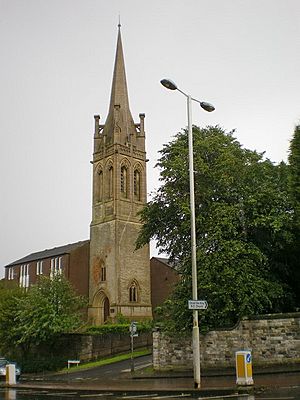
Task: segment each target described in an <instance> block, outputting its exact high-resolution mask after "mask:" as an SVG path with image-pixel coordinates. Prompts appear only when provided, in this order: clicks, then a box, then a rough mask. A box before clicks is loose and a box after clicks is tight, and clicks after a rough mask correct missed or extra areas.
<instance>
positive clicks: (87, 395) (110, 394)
mask: <svg viewBox="0 0 300 400" xmlns="http://www.w3.org/2000/svg"><path fill="white" fill-rule="evenodd" d="M102 396H113V393H97V394H81V395H80V397H102Z"/></svg>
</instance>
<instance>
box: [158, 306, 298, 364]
mask: <svg viewBox="0 0 300 400" xmlns="http://www.w3.org/2000/svg"><path fill="white" fill-rule="evenodd" d="M200 346H201V351H200V352H201V366H202V367H203V368H222V367H234V365H235V352H236V351H239V350H250V351H252V357H253V363H254V364H256V365H258V364H259V365H264V364H281V363H292V362H300V313H293V314H274V315H267V316H262V317H257V318H256V319H243V320H242V321H240V322H239V323H238V324H237V325H236V326H235V327H234V328H232V329H228V330H224V329H222V330H221V329H220V330H215V331H210V332H208V333H207V334H206V335H204V336H203V335H202V336H201V338H200ZM192 357H193V356H192V346H191V339H178V338H170V337H168V336H166V335H165V334H163V333H161V332H159V331H156V332H154V333H153V366H154V369H156V370H162V369H170V368H178V367H183V368H192V362H193V359H192Z"/></svg>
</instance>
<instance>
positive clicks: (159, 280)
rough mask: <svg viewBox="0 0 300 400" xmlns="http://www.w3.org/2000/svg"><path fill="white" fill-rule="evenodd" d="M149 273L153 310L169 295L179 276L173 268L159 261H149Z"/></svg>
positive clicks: (153, 258)
mask: <svg viewBox="0 0 300 400" xmlns="http://www.w3.org/2000/svg"><path fill="white" fill-rule="evenodd" d="M150 271H151V302H152V308H153V310H154V309H155V307H157V306H159V305H161V304H162V303H163V302H164V301H165V300H166V299H167V298H168V296H169V295H170V294H171V292H172V290H173V288H174V285H175V284H176V283H177V282H178V281H179V275H178V273H177V272H176V271H175V269H174V268H172V267H170V266H168V265H167V264H165V263H164V262H162V261H160V260H159V259H157V258H155V257H152V258H151V260H150Z"/></svg>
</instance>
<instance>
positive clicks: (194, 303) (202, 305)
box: [189, 300, 208, 310]
mask: <svg viewBox="0 0 300 400" xmlns="http://www.w3.org/2000/svg"><path fill="white" fill-rule="evenodd" d="M207 307H208V303H207V301H206V300H189V310H206V309H207Z"/></svg>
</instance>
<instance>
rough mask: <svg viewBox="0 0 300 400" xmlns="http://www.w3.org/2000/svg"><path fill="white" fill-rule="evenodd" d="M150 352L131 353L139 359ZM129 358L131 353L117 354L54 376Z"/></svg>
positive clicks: (64, 370) (66, 369)
mask: <svg viewBox="0 0 300 400" xmlns="http://www.w3.org/2000/svg"><path fill="white" fill-rule="evenodd" d="M151 353H152V351H151V350H148V349H141V350H136V351H134V352H133V358H137V357H141V356H147V355H149V354H151ZM130 358H131V353H126V354H118V355H116V356H113V357H108V358H103V359H101V360H98V361H92V362H87V363H84V364H79V365H78V366H77V367H71V368H70V369H68V368H63V369H62V370H60V371H59V372H57V373H56V374H68V373H72V372H77V371H82V370H85V369H90V368H95V367H101V366H103V365H109V364H113V363H116V362H119V361H124V360H129V359H130Z"/></svg>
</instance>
